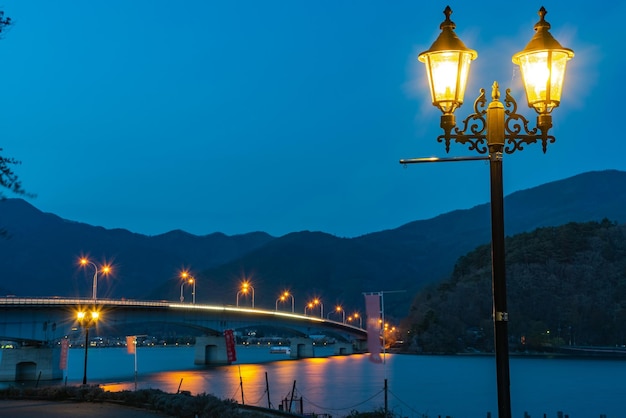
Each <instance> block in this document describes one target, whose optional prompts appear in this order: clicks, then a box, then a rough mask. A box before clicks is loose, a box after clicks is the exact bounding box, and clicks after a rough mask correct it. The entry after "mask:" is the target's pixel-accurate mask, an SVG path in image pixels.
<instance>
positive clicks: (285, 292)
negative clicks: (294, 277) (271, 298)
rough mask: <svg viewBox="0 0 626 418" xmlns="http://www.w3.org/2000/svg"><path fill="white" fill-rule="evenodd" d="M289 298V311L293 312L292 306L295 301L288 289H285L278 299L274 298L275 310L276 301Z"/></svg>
mask: <svg viewBox="0 0 626 418" xmlns="http://www.w3.org/2000/svg"><path fill="white" fill-rule="evenodd" d="M289 297H290V298H291V312H292V313H293V312H294V307H295V301H294V298H293V295H292V294H291V293H289V291H287V290H285V291H284V292H283V293H282V294H281V295H280V296H279V297H278V299H276V310H278V302H279V301H280V302H284V301H286V300H287V298H289Z"/></svg>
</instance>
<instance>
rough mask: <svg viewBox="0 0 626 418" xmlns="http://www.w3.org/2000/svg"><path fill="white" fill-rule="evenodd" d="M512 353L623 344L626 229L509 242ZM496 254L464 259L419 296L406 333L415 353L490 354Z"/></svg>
mask: <svg viewBox="0 0 626 418" xmlns="http://www.w3.org/2000/svg"><path fill="white" fill-rule="evenodd" d="M506 262H507V268H506V270H507V291H508V308H509V336H510V343H511V349H512V350H513V351H532V350H549V349H550V348H551V347H555V346H559V345H570V344H571V345H594V346H614V345H623V344H626V224H621V225H618V224H616V223H613V222H610V221H608V220H604V221H602V222H588V223H569V224H566V225H564V226H561V227H546V228H539V229H536V230H535V231H533V232H529V233H522V234H519V235H515V236H513V237H510V238H507V241H506ZM491 297H492V296H491V248H490V246H489V245H484V246H480V247H478V248H476V249H475V250H474V251H472V252H470V253H468V254H467V255H465V256H463V257H461V258H460V259H459V260H458V262H457V263H456V265H455V268H454V271H453V273H452V276H451V278H450V279H449V280H446V281H444V282H442V283H439V284H437V285H432V286H429V287H428V288H427V289H425V290H423V291H422V292H420V293H419V294H418V295H417V296H416V299H415V301H414V303H413V305H412V307H411V310H410V314H409V317H408V318H407V322H406V324H405V327H404V328H405V329H408V330H409V342H410V347H411V349H412V350H418V351H422V352H439V353H440V352H447V353H450V352H462V351H474V350H478V351H492V350H493V325H492V319H491V310H492V307H491V306H492V304H491Z"/></svg>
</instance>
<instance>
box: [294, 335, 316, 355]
mask: <svg viewBox="0 0 626 418" xmlns="http://www.w3.org/2000/svg"><path fill="white" fill-rule="evenodd" d="M289 340H290V341H291V346H290V349H291V355H290V357H291V358H294V359H296V358H307V357H315V348H314V347H313V340H312V339H310V338H305V337H291V338H290V339H289Z"/></svg>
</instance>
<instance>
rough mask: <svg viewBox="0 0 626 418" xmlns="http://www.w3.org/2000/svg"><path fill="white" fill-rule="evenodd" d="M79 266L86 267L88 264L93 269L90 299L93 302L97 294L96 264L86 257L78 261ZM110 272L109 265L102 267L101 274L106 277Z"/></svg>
mask: <svg viewBox="0 0 626 418" xmlns="http://www.w3.org/2000/svg"><path fill="white" fill-rule="evenodd" d="M79 261H80V265H81V266H86V265H87V264H90V265H92V266H93V268H94V270H95V271H94V274H93V285H92V289H91V293H92V295H91V298H92V299H93V300H94V301H95V300H96V298H97V294H98V266H97V265H96V263H94V262H93V261H91V260H89V259H88V258H86V257H83V258H81V259H80V260H79ZM110 272H111V265H110V264H104V265H103V266H102V273H103V274H105V275H107V274H109V273H110Z"/></svg>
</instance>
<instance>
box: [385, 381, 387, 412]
mask: <svg viewBox="0 0 626 418" xmlns="http://www.w3.org/2000/svg"><path fill="white" fill-rule="evenodd" d="M385 416H387V379H385Z"/></svg>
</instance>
